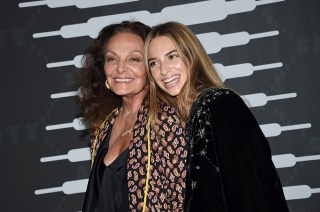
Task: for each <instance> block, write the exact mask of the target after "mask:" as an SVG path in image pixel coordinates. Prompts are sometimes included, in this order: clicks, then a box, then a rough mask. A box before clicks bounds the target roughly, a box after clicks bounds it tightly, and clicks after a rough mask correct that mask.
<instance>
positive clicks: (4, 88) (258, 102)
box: [0, 0, 320, 212]
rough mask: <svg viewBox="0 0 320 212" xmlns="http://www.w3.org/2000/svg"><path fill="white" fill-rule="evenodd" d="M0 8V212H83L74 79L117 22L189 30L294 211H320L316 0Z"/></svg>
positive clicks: (81, 135)
mask: <svg viewBox="0 0 320 212" xmlns="http://www.w3.org/2000/svg"><path fill="white" fill-rule="evenodd" d="M0 4H1V8H0V16H1V19H0V21H1V25H0V54H1V57H0V58H1V83H0V86H1V89H0V92H1V109H0V111H1V117H0V124H1V125H0V157H1V160H0V163H1V174H0V179H1V184H0V185H1V192H2V194H1V196H0V199H1V206H0V208H1V209H0V210H1V211H6V212H9V211H41V212H42V211H47V212H57V211H65V212H76V211H81V208H82V201H83V198H84V192H85V190H86V184H87V182H88V176H89V171H90V161H89V160H90V154H89V148H88V146H89V136H88V134H87V133H86V126H85V125H83V124H82V118H81V112H80V110H79V107H78V106H77V100H78V96H79V92H78V89H79V88H78V87H77V83H76V79H75V76H76V75H77V72H78V71H79V68H81V58H82V54H83V52H84V50H85V48H86V47H87V46H88V44H89V43H90V42H91V41H92V39H93V38H95V37H96V36H97V33H98V32H99V31H100V29H101V28H102V27H104V26H105V25H108V24H111V23H115V22H120V21H122V20H138V21H142V22H144V23H146V24H148V25H150V26H152V25H155V24H158V23H161V22H164V21H169V20H174V21H179V22H182V23H183V24H185V25H188V26H189V27H190V28H191V29H192V31H194V33H196V35H197V36H198V38H199V39H200V41H201V42H202V44H203V45H204V47H205V49H206V51H207V52H208V54H209V55H210V57H211V58H212V60H213V63H214V65H215V67H216V68H217V69H218V71H219V74H220V75H221V78H222V79H223V81H224V82H225V84H226V85H227V86H228V87H230V88H232V89H234V90H235V91H237V92H238V93H239V94H240V95H242V96H243V97H244V98H245V99H246V100H247V101H248V102H249V103H250V107H251V109H252V111H253V113H254V114H255V116H256V118H257V120H258V122H259V124H260V126H261V129H262V130H263V132H264V134H265V136H266V137H267V138H268V140H269V143H270V146H271V150H272V155H273V161H274V164H275V166H276V167H277V170H278V172H279V175H280V178H281V180H282V185H283V189H284V192H285V196H286V199H287V202H288V205H289V208H290V211H291V212H305V211H308V212H318V211H320V171H319V170H320V136H319V132H320V126H319V125H320V119H319V113H320V107H319V105H320V98H319V92H320V85H319V79H320V78H319V77H320V72H319V71H320V63H319V59H320V58H319V53H320V24H319V21H320V13H319V11H320V2H319V1H318V0H307V1H301V0H259V1H255V0H234V1H227V0H211V1H210V0H209V1H195V0H170V1H165V0H37V1H27V2H24V1H23V0H20V1H18V0H10V1H5V2H2V3H0Z"/></svg>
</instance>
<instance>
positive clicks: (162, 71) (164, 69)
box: [160, 63, 171, 76]
mask: <svg viewBox="0 0 320 212" xmlns="http://www.w3.org/2000/svg"><path fill="white" fill-rule="evenodd" d="M170 70H171V67H170V66H169V65H167V64H166V63H161V65H160V74H161V75H162V76H165V75H167V74H168V73H169V72H170Z"/></svg>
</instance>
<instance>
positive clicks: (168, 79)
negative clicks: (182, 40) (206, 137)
mask: <svg viewBox="0 0 320 212" xmlns="http://www.w3.org/2000/svg"><path fill="white" fill-rule="evenodd" d="M147 56H148V66H149V69H150V72H151V75H152V78H153V79H154V81H155V82H156V84H157V85H158V86H159V87H160V88H161V89H162V90H163V91H165V92H166V93H168V94H169V95H171V96H177V95H179V93H180V91H181V89H182V87H183V86H184V84H185V83H186V81H187V71H188V70H187V67H186V65H185V64H184V62H183V61H182V59H181V57H180V55H179V54H178V51H177V48H176V47H175V45H174V43H173V42H172V40H171V39H170V38H169V37H166V36H159V37H156V38H154V39H152V40H151V42H150V44H149V46H148V55H147Z"/></svg>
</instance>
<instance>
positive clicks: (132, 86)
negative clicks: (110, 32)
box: [104, 32, 147, 97]
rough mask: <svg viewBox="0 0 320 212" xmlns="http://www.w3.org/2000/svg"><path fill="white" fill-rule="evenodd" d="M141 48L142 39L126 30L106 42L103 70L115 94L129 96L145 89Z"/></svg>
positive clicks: (142, 45) (145, 78)
mask: <svg viewBox="0 0 320 212" xmlns="http://www.w3.org/2000/svg"><path fill="white" fill-rule="evenodd" d="M143 48H144V42H143V40H142V39H141V38H140V37H139V36H137V35H135V34H132V33H127V32H123V33H119V34H117V35H115V36H113V37H112V38H111V39H110V40H109V42H108V43H107V45H106V52H105V65H104V72H105V74H106V78H107V81H108V84H109V87H110V89H111V90H112V91H113V92H114V93H115V94H117V95H119V96H122V97H129V96H134V95H137V94H140V93H141V92H142V91H143V90H145V89H146V82H147V76H146V70H145V66H144V63H143Z"/></svg>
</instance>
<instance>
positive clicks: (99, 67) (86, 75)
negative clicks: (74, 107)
mask: <svg viewBox="0 0 320 212" xmlns="http://www.w3.org/2000/svg"><path fill="white" fill-rule="evenodd" d="M123 32H129V33H133V34H135V35H137V36H139V37H141V39H142V40H143V41H145V39H146V37H147V35H148V33H149V32H150V27H149V26H147V25H145V24H143V23H141V22H138V21H123V22H121V23H117V24H111V25H108V26H106V27H104V28H103V29H102V30H101V31H100V32H99V35H98V37H97V38H96V39H94V40H93V42H92V43H91V45H90V46H89V47H88V48H87V49H86V51H85V52H84V57H83V59H82V67H83V68H82V69H81V70H80V73H79V86H80V100H79V105H80V107H81V109H82V111H83V114H82V116H83V118H84V120H85V121H86V122H87V123H88V124H89V125H90V132H91V133H93V132H94V131H95V130H96V129H97V128H98V127H99V125H100V124H101V123H102V122H103V121H104V119H105V118H106V116H107V115H108V114H109V113H110V112H111V111H112V110H113V109H114V108H115V107H118V106H120V105H121V103H122V102H121V98H120V97H119V96H117V95H116V94H114V93H113V92H112V91H110V90H109V89H107V88H106V86H105V81H106V76H105V72H104V64H105V49H106V45H107V44H108V42H109V40H110V38H112V37H113V36H115V35H117V34H119V33H123Z"/></svg>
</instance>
